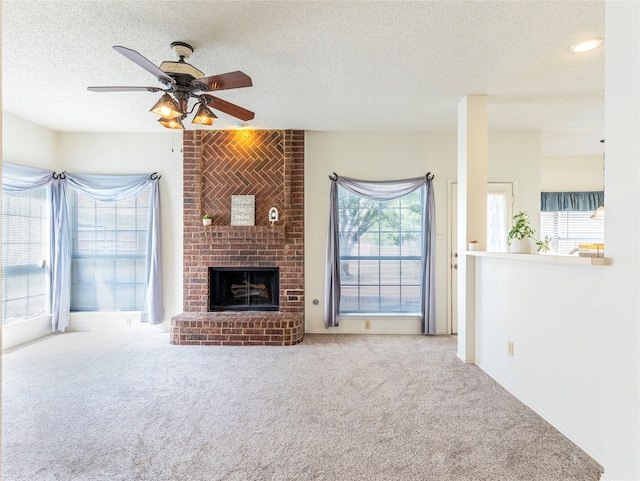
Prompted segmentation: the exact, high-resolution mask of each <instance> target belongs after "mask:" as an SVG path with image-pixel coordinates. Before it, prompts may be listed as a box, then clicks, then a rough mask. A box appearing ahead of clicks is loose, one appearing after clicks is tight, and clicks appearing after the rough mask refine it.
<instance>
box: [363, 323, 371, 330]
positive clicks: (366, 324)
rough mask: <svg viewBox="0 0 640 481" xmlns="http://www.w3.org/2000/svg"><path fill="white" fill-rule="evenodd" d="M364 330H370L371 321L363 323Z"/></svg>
mask: <svg viewBox="0 0 640 481" xmlns="http://www.w3.org/2000/svg"><path fill="white" fill-rule="evenodd" d="M364 328H365V329H371V321H364Z"/></svg>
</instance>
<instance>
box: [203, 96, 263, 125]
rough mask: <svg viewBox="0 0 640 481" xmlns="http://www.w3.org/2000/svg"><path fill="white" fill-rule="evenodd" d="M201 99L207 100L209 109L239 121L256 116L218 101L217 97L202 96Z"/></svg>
mask: <svg viewBox="0 0 640 481" xmlns="http://www.w3.org/2000/svg"><path fill="white" fill-rule="evenodd" d="M201 97H205V98H206V99H207V105H209V106H210V107H212V108H214V109H216V110H219V111H220V112H224V113H225V114H228V115H231V116H232V117H235V118H237V119H240V120H252V119H253V118H254V117H255V116H256V114H254V113H253V112H251V111H250V110H247V109H243V108H242V107H240V106H239V105H236V104H232V103H231V102H227V101H226V100H222V99H219V98H218V97H214V96H213V95H207V94H202V95H201Z"/></svg>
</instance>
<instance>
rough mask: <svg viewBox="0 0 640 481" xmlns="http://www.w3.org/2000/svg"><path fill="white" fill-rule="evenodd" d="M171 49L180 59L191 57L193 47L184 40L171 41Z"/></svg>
mask: <svg viewBox="0 0 640 481" xmlns="http://www.w3.org/2000/svg"><path fill="white" fill-rule="evenodd" d="M171 50H173V53H175V54H176V55H177V56H178V57H180V60H182V59H184V58H189V57H191V54H192V53H193V47H192V46H191V45H189V44H188V43H184V42H171Z"/></svg>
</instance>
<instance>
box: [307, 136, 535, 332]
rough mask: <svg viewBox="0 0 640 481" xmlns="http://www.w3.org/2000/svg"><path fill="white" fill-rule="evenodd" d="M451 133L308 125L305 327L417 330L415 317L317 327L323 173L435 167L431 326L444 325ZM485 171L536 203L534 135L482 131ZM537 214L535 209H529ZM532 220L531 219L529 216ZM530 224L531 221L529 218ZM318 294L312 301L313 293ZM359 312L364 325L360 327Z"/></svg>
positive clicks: (367, 174)
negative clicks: (433, 321) (312, 129)
mask: <svg viewBox="0 0 640 481" xmlns="http://www.w3.org/2000/svg"><path fill="white" fill-rule="evenodd" d="M456 171H457V138H456V135H455V134H450V133H360V132H358V133H356V132H351V133H337V132H307V133H306V136H305V324H306V330H307V332H332V333H346V332H363V333H364V332H366V333H379V332H391V333H400V332H402V333H418V332H420V323H419V321H417V320H416V318H406V317H393V316H386V317H374V316H349V317H347V316H343V317H342V318H341V321H340V326H339V327H337V328H331V329H330V330H326V329H325V327H324V307H323V304H324V266H325V258H326V236H327V215H328V208H329V204H328V200H329V187H330V180H329V177H328V176H329V174H331V173H332V172H336V173H337V174H338V175H342V176H345V177H355V178H360V179H369V180H388V179H401V178H407V177H417V176H421V175H425V174H426V173H427V172H432V173H433V174H435V179H434V192H435V200H436V231H437V238H436V317H437V322H436V324H437V332H438V333H446V332H447V328H448V326H447V322H448V320H447V302H448V301H447V290H448V285H447V284H448V270H449V264H450V263H449V260H448V247H449V246H448V239H447V232H448V222H449V217H448V198H447V195H448V193H447V187H448V182H449V181H451V180H452V179H454V178H456V175H457V173H456ZM489 176H490V177H491V178H499V179H500V180H504V179H507V178H508V180H514V181H515V182H516V184H517V188H518V192H519V202H520V205H521V206H522V208H524V209H527V210H529V211H530V212H532V213H534V212H537V211H538V210H539V203H540V200H539V199H540V194H539V189H540V135H539V134H538V133H534V132H523V133H505V132H490V133H489ZM535 218H536V219H537V214H536V215H535ZM534 221H535V219H534ZM534 225H535V224H534ZM314 299H318V301H319V303H318V305H314V304H313V300H314ZM364 319H368V320H371V321H372V322H371V330H367V331H365V330H364Z"/></svg>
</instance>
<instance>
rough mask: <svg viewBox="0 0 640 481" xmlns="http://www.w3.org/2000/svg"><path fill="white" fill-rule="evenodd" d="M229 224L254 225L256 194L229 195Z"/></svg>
mask: <svg viewBox="0 0 640 481" xmlns="http://www.w3.org/2000/svg"><path fill="white" fill-rule="evenodd" d="M231 225H256V196H255V195H232V196H231Z"/></svg>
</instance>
